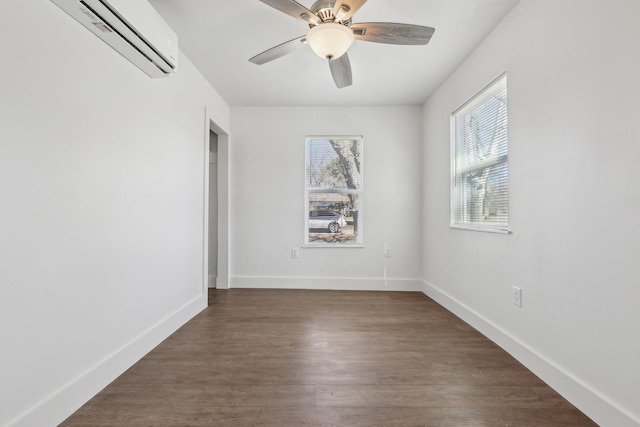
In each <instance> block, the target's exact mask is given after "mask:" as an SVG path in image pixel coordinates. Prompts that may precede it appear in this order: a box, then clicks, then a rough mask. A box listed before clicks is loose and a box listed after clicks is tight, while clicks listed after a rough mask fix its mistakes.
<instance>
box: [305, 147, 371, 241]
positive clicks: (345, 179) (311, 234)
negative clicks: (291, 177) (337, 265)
mask: <svg viewBox="0 0 640 427" xmlns="http://www.w3.org/2000/svg"><path fill="white" fill-rule="evenodd" d="M305 153H306V171H305V240H304V244H305V246H358V245H361V244H362V218H363V215H362V189H363V187H362V157H363V156H362V137H361V136H327V137H320V136H319V137H308V138H307V139H306V150H305Z"/></svg>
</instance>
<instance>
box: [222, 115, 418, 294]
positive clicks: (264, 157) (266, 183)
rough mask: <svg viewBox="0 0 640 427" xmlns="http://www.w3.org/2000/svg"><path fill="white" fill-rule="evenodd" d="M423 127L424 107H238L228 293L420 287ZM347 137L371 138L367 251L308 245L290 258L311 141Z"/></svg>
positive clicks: (297, 242) (300, 220) (299, 227)
mask: <svg viewBox="0 0 640 427" xmlns="http://www.w3.org/2000/svg"><path fill="white" fill-rule="evenodd" d="M421 121H422V120H421V109H420V107H340V108H331V107H320V108H314V107H306V108H260V107H251V108H249V107H245V108H232V121H231V128H232V131H233V146H232V153H231V169H232V175H231V193H232V194H233V197H232V202H231V218H232V219H233V221H232V225H231V234H232V236H231V242H232V248H231V260H232V261H231V286H232V287H242V286H252V287H256V286H268V287H294V288H334V289H407V288H412V287H414V288H415V285H416V284H419V281H418V279H419V278H420V274H421V273H420V272H421V268H420V260H421V256H420V252H421V243H420V239H421V212H420V203H419V200H420V197H421V185H420V181H421V170H422V169H421V132H422V125H421ZM344 134H346V135H363V136H364V164H363V168H364V216H365V218H364V244H365V248H331V249H329V248H303V249H301V250H300V258H299V259H292V258H291V248H294V247H298V248H299V247H301V245H302V243H303V237H304V171H305V169H304V158H305V157H304V156H305V154H304V150H305V136H307V135H344ZM385 242H387V244H388V245H389V247H390V248H391V250H392V258H384V243H385ZM385 265H386V267H387V273H388V278H389V279H392V280H389V281H388V283H387V286H385V282H384V280H383V271H384V267H385Z"/></svg>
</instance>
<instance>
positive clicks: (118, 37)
mask: <svg viewBox="0 0 640 427" xmlns="http://www.w3.org/2000/svg"><path fill="white" fill-rule="evenodd" d="M51 1H52V2H54V3H55V4H57V5H58V6H60V8H62V9H63V10H64V11H65V12H67V13H68V14H69V15H71V16H73V17H74V18H75V19H76V20H77V21H78V22H80V23H81V24H82V25H84V26H85V27H87V28H88V29H89V30H91V32H93V33H94V34H95V35H97V36H98V37H100V38H101V39H102V40H104V41H105V42H106V43H108V44H109V45H110V46H111V47H113V48H114V49H115V50H117V51H118V52H119V53H120V54H122V56H124V57H125V58H127V59H128V60H129V61H131V62H133V63H134V64H135V65H137V66H138V67H139V68H140V69H141V70H142V71H144V72H145V73H147V74H148V75H149V76H151V77H164V76H167V75H169V74H171V73H174V72H175V71H176V70H177V68H178V36H177V35H176V34H175V33H174V32H173V30H171V28H170V27H169V25H168V24H167V23H166V22H165V21H164V20H163V19H162V17H161V16H160V15H159V14H158V12H157V11H156V10H155V9H154V8H153V6H151V4H149V2H148V1H147V0H51Z"/></svg>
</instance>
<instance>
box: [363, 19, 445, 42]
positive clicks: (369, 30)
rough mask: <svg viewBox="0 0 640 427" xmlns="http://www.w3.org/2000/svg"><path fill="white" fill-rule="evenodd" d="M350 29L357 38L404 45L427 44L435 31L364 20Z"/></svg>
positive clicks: (428, 28) (415, 26)
mask: <svg viewBox="0 0 640 427" xmlns="http://www.w3.org/2000/svg"><path fill="white" fill-rule="evenodd" d="M351 29H352V30H353V35H354V36H355V38H356V39H358V40H364V41H367V42H375V43H388V44H405V45H418V44H427V43H429V40H431V36H432V35H433V33H434V31H435V29H434V28H431V27H423V26H421V25H411V24H396V23H393V22H365V23H361V24H353V25H352V26H351Z"/></svg>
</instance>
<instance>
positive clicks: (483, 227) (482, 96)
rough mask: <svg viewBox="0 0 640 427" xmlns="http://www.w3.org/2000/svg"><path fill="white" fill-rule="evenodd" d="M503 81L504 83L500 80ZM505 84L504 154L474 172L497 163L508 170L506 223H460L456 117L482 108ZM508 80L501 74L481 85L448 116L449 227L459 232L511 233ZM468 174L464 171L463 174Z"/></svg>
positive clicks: (480, 164)
mask: <svg viewBox="0 0 640 427" xmlns="http://www.w3.org/2000/svg"><path fill="white" fill-rule="evenodd" d="M503 80H504V83H502V81H503ZM499 84H504V86H505V90H506V91H507V97H506V99H507V107H506V108H507V111H506V116H507V130H506V146H507V149H506V151H507V152H506V154H502V155H497V156H495V157H494V158H490V159H487V160H485V161H483V162H481V163H480V162H479V164H477V165H476V166H475V167H474V168H473V170H479V169H482V168H483V167H484V168H486V167H494V166H496V165H499V164H503V163H504V164H505V165H506V167H507V172H506V180H507V181H506V182H507V184H506V192H507V217H506V218H507V221H506V224H498V223H491V222H470V221H462V220H459V219H458V215H457V210H458V207H459V206H458V200H459V199H460V198H461V197H460V194H459V191H460V190H459V189H457V177H458V175H461V174H463V172H459V171H458V168H457V160H458V158H457V142H458V141H457V137H458V135H457V118H458V116H459V115H460V114H461V113H464V112H465V111H466V110H468V109H469V108H470V107H471V106H474V107H475V106H480V105H482V104H483V103H484V102H485V100H486V99H489V94H490V93H492V92H493V91H495V87H496V85H499ZM508 116H509V111H508V80H507V73H506V72H503V73H502V74H500V75H499V76H498V77H497V78H495V79H494V80H492V81H491V82H490V83H489V84H487V85H486V86H484V87H483V88H482V89H481V90H479V91H478V92H476V93H475V94H474V95H473V96H472V97H471V98H469V100H467V101H466V102H465V103H464V104H462V105H461V106H460V107H458V108H456V109H455V110H454V111H453V112H452V113H451V117H450V162H451V164H450V171H451V173H450V175H451V177H450V178H451V183H450V224H449V226H450V228H453V229H461V230H470V231H481V232H489V233H500V234H510V233H511V232H512V231H511V228H510V227H511V223H510V221H511V218H510V182H509V157H508V151H509V131H508ZM468 172H470V170H469V169H468V168H467V169H466V170H465V173H468Z"/></svg>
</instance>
